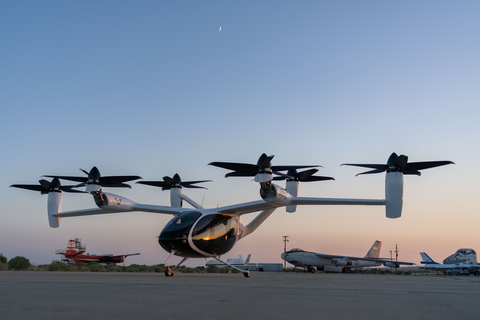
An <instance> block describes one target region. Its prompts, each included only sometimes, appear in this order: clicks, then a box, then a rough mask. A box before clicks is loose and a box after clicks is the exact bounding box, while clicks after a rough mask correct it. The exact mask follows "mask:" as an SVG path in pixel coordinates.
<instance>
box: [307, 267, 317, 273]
mask: <svg viewBox="0 0 480 320" xmlns="http://www.w3.org/2000/svg"><path fill="white" fill-rule="evenodd" d="M315 271H316V270H315V267H310V268H308V272H310V273H315Z"/></svg>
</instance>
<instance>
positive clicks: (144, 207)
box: [52, 203, 195, 218]
mask: <svg viewBox="0 0 480 320" xmlns="http://www.w3.org/2000/svg"><path fill="white" fill-rule="evenodd" d="M191 210H195V209H189V208H177V207H167V206H155V205H149V204H140V203H135V204H132V205H131V207H130V210H122V211H116V210H108V209H100V208H94V209H82V210H75V211H65V212H58V213H54V214H52V216H54V217H60V218H68V217H79V216H91V215H97V214H109V213H119V212H131V211H141V212H152V213H160V214H173V215H178V214H180V213H182V212H185V211H191Z"/></svg>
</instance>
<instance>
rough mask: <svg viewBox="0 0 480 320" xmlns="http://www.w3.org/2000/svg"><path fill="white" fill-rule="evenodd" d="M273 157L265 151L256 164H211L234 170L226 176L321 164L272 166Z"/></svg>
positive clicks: (247, 174)
mask: <svg viewBox="0 0 480 320" xmlns="http://www.w3.org/2000/svg"><path fill="white" fill-rule="evenodd" d="M273 157H274V156H273V155H272V156H267V155H266V154H265V153H264V154H262V155H261V156H260V158H258V161H257V164H256V165H255V164H249V163H236V162H210V163H209V165H211V166H215V167H220V168H223V169H228V170H232V171H233V172H230V173H227V174H226V175H225V178H228V177H253V176H256V175H257V174H259V173H266V174H270V175H271V174H272V172H278V171H285V170H296V169H303V168H312V167H319V166H272V163H271V161H272V159H273ZM277 174H278V173H277ZM312 174H313V173H312Z"/></svg>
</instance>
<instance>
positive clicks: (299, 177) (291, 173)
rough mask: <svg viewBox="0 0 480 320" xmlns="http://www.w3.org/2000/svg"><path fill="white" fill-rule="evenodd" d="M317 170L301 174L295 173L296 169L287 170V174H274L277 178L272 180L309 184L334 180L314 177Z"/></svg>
mask: <svg viewBox="0 0 480 320" xmlns="http://www.w3.org/2000/svg"><path fill="white" fill-rule="evenodd" d="M317 171H318V169H309V170H305V171H301V172H297V170H296V169H290V170H288V172H287V174H284V173H281V172H274V173H275V174H276V175H279V176H278V177H274V178H273V180H287V181H300V182H311V181H324V180H335V179H334V178H332V177H323V176H314V175H313V174H315V173H316V172H317Z"/></svg>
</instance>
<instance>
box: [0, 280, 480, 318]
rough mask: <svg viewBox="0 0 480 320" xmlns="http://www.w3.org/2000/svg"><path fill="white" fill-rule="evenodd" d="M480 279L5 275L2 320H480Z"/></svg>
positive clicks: (0, 289)
mask: <svg viewBox="0 0 480 320" xmlns="http://www.w3.org/2000/svg"><path fill="white" fill-rule="evenodd" d="M479 301H480V277H475V276H453V277H452V276H444V275H413V274H412V275H392V274H384V275H381V274H331V273H330V274H326V273H315V274H305V273H269V272H252V276H251V277H250V278H245V277H244V276H243V275H242V274H186V273H184V274H182V273H177V274H176V275H175V276H173V277H165V276H164V274H163V273H113V272H97V273H92V272H85V273H83V272H34V271H0V319H2V320H10V319H12V320H13V319H15V320H22V319H69V320H70V319H88V318H95V319H142V320H143V319H157V320H159V319H209V320H215V319H222V320H226V319H227V320H230V319H231V320H235V319H355V318H356V319H367V318H368V319H369V320H370V319H382V320H386V319H388V320H395V319H410V320H411V319H434V320H443V319H445V320H447V319H449V320H451V319H478V318H479V317H480V304H479Z"/></svg>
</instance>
